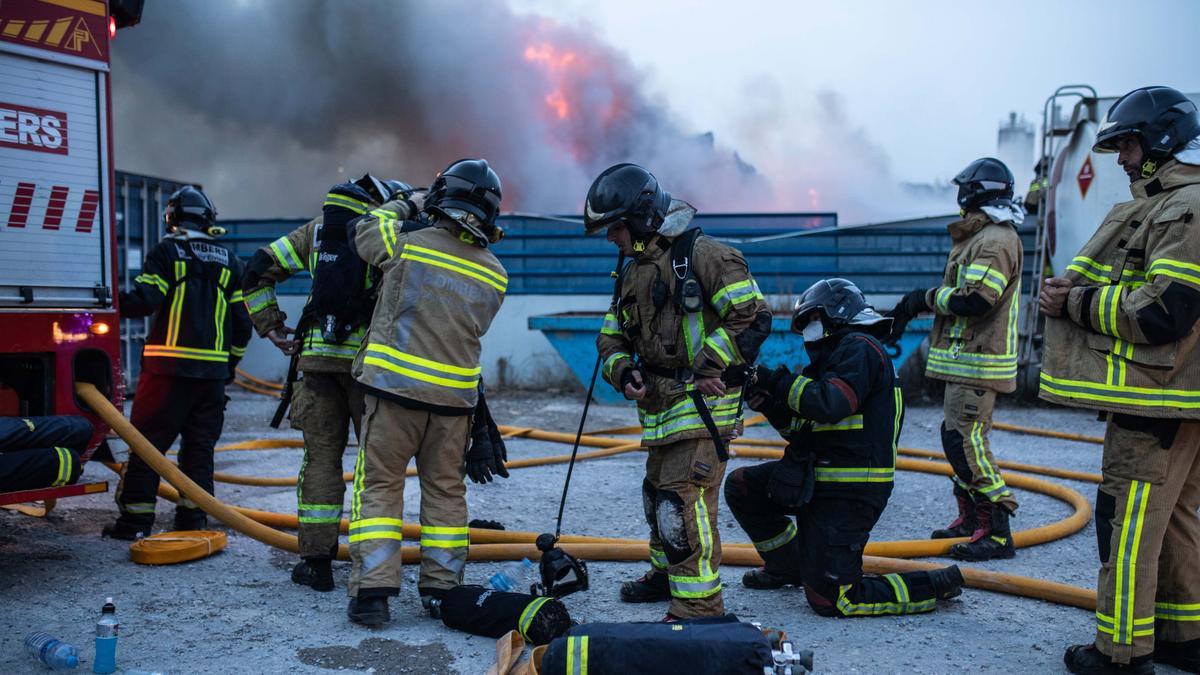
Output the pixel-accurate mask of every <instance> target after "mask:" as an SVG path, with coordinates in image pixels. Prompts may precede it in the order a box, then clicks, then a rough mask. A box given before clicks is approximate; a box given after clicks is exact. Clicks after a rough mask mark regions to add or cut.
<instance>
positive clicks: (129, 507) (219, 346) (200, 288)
mask: <svg viewBox="0 0 1200 675" xmlns="http://www.w3.org/2000/svg"><path fill="white" fill-rule="evenodd" d="M216 218H217V210H216V209H215V208H213V205H212V202H210V201H209V199H208V197H207V196H205V194H204V193H203V192H201V191H200V190H197V189H196V188H194V187H192V186H190V185H189V186H185V187H182V188H180V189H179V190H176V191H175V193H174V194H172V195H171V197H170V198H169V199H167V205H166V208H165V210H164V213H163V222H164V224H165V225H166V228H167V235H166V236H165V237H163V239H162V241H160V242H159V243H158V244H157V245H156V246H155V247H154V248H152V249H150V252H149V253H148V254H147V255H146V262H145V264H144V265H143V266H142V273H141V274H139V275H138V276H137V278H136V279H134V285H133V288H131V289H130V290H129V291H128V292H122V293H121V298H120V303H121V304H120V307H121V317H122V318H137V317H143V316H151V315H152V316H153V318H152V319H151V321H150V333H149V335H147V336H146V344H145V346H144V347H143V348H142V371H141V374H140V375H139V376H138V383H137V393H136V394H135V395H134V398H133V412H132V414H131V415H130V421H131V422H132V423H133V426H135V427H137V429H138V431H140V432H142V434H143V435H144V436H145V437H146V440H148V441H150V443H151V444H153V445H154V447H155V448H157V449H158V451H159V452H162V453H164V454H165V453H166V452H167V450H168V449H169V448H170V447H171V444H172V443H174V442H175V439H176V438H178V437H180V436H182V440H181V441H180V443H179V468H180V470H181V471H183V473H184V474H185V475H186V476H187V477H188V478H191V479H192V480H193V481H195V482H196V484H197V485H199V486H200V488H201V489H203V490H206V491H208V492H209V494H212V491H213V447H214V446H215V445H216V444H217V439H218V438H220V437H221V429H222V428H223V427H224V425H225V403H226V402H227V401H228V397H226V396H225V384H226V383H227V382H232V381H233V373H234V370H235V369H236V368H237V364H238V362H239V361H241V359H242V356H243V355H244V354H245V353H246V343H248V342H249V341H250V334H251V331H252V329H251V325H250V317H249V316H247V315H246V307H245V305H244V304H243V303H242V288H241V285H240V280H241V277H242V263H241V262H240V261H239V260H238V259H237V256H235V255H233V253H231V252H230V251H229V249H227V248H225V247H224V246H222V245H220V244H218V243H217V242H216V237H218V236H220V235H222V234H224V233H225V228H223V227H220V226H219V225H217V222H216ZM158 483H159V477H158V474H157V473H155V472H154V470H153V469H151V468H150V465H149V464H146V462H145V461H143V460H142V458H141V457H138V456H137V455H130V456H129V461H128V462H126V464H125V470H124V471H122V472H121V481H120V483H119V484H118V485H117V494H116V499H117V506H118V507H120V510H121V515H120V516H119V517H118V518H117V520H116V522H114V523H112V524H111V525H108V526H106V527H105V528H104V531H103V534H104V536H106V537H113V538H115V539H128V540H135V539H137V538H139V537H142V536H147V535H149V534H150V529H151V527H152V526H153V525H154V507H155V503H156V499H157V494H158ZM207 525H208V517H207V516H206V515H205V513H204V511H202V510H200V509H199V508H197V507H196V504H195V503H194V502H193V501H192V500H190V499H188V497H187V495H180V498H179V503H178V504H176V505H175V529H176V530H203V529H204V528H205V527H207Z"/></svg>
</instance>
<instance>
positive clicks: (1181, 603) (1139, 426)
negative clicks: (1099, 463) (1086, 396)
mask: <svg viewBox="0 0 1200 675" xmlns="http://www.w3.org/2000/svg"><path fill="white" fill-rule="evenodd" d="M1103 473H1104V480H1103V482H1102V483H1101V484H1100V489H1099V492H1098V493H1097V495H1096V538H1097V540H1098V544H1099V552H1100V563H1101V565H1100V575H1099V581H1098V584H1097V586H1098V587H1097V589H1096V593H1097V597H1096V646H1097V648H1099V650H1100V651H1101V652H1102V653H1104V654H1105V655H1107V656H1108V657H1109V658H1111V659H1112V660H1113V661H1114V662H1116V663H1128V662H1129V661H1130V660H1131V659H1132V658H1134V657H1137V656H1142V655H1144V654H1149V653H1150V652H1152V651H1153V650H1154V643H1155V641H1156V640H1161V641H1164V642H1184V641H1187V640H1194V639H1196V638H1200V517H1198V516H1197V513H1196V510H1197V509H1200V422H1198V421H1191V420H1152V419H1148V418H1141V417H1132V416H1129V415H1110V416H1109V422H1108V427H1107V429H1106V430H1105V434H1104V460H1103Z"/></svg>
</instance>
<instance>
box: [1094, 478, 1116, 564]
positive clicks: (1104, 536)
mask: <svg viewBox="0 0 1200 675" xmlns="http://www.w3.org/2000/svg"><path fill="white" fill-rule="evenodd" d="M1116 515H1117V498H1116V497H1114V496H1112V495H1110V494H1108V493H1107V492H1105V491H1104V490H1100V489H1097V490H1096V548H1097V550H1099V552H1100V563H1101V564H1103V563H1106V562H1108V554H1109V551H1111V550H1112V533H1113V527H1112V519H1113V517H1114V516H1116Z"/></svg>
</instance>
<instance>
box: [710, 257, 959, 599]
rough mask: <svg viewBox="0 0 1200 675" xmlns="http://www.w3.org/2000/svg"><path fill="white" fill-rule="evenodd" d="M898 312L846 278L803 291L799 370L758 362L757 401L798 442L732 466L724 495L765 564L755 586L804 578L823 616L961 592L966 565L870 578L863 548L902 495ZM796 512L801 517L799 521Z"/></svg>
mask: <svg viewBox="0 0 1200 675" xmlns="http://www.w3.org/2000/svg"><path fill="white" fill-rule="evenodd" d="M890 327H891V321H890V320H889V319H886V318H884V317H882V316H880V315H879V314H878V313H876V312H875V310H874V309H873V308H872V307H871V306H870V305H868V304H867V301H866V298H865V297H863V294H862V292H861V291H860V290H859V289H858V287H856V286H855V285H854V284H852V283H850V282H849V281H846V280H845V279H828V280H825V281H819V282H817V283H816V284H814V285H813V286H812V287H811V288H809V289H808V290H807V291H805V292H804V294H803V295H801V296H800V299H799V300H798V301H797V302H796V309H795V312H794V313H793V316H792V331H793V332H795V333H799V334H801V335H803V336H804V347H805V349H806V350H807V352H808V356H809V360H810V363H809V365H808V366H807V367H805V369H804V371H803V372H802V373H801V374H798V375H796V374H792V373H790V372H789V371H788V369H787V368H786V367H784V366H779V367H778V368H776V369H775V370H774V371H771V370H768V369H767V368H765V367H763V366H759V367H758V369H757V372H756V374H755V380H754V382H753V384H752V385H751V387H750V390H749V391H748V393H747V396H748V398H747V400H748V403H749V404H750V407H751V408H753V409H754V410H757V411H759V412H761V413H763V414H765V415H766V416H767V419H768V421H769V422H770V423H771V425H772V426H774V427H775V428H776V429H777V430H779V432H780V433H781V434H782V435H783V436H784V438H786V439H787V440H788V446H787V449H786V450H785V451H784V456H783V459H781V460H778V461H773V462H765V463H763V464H758V465H756V466H751V467H745V468H740V469H738V470H736V471H734V472H733V473H732V474H731V475H730V476H729V480H727V481H726V482H725V501H726V503H727V504H729V509H730V511H732V512H733V515H734V517H735V518H736V519H737V521H738V523H739V524H741V526H742V528H743V529H745V530H746V533H747V534H749V535H750V538H751V540H752V541H753V542H754V547H755V548H756V549H757V550H758V552H759V555H761V556H762V558H763V561H764V562H765V563H766V565H765V566H764V567H762V568H759V569H757V570H753V571H750V572H747V573H746V575H745V576H744V577H743V578H742V583H743V584H744V585H745V586H746V587H747V588H757V589H772V588H781V587H783V586H786V585H793V586H801V585H803V586H804V591H805V596H806V597H807V598H808V603H809V605H811V606H812V608H813V610H814V611H816V612H817V614H820V615H821V616H843V617H845V616H879V615H883V614H917V613H920V612H928V611H931V610H933V609H934V607H935V605H936V603H937V601H938V600H947V599H950V598H953V597H955V596H957V595H959V594H960V593H961V592H962V585H963V577H962V573H961V572H959V569H958V567H957V566H953V565H952V566H950V567H945V568H942V569H938V570H932V571H929V572H905V573H902V574H885V575H883V576H876V575H864V574H863V571H862V564H863V559H862V556H863V548H864V547H865V546H866V544H867V540H868V539H869V538H870V534H871V528H873V527H874V526H875V523H876V522H877V521H878V520H879V516H880V514H881V513H883V509H884V507H886V506H887V502H888V498H889V497H890V496H891V494H892V485H893V475H894V474H895V467H896V443H897V442H898V440H899V437H900V429H901V426H902V425H903V422H904V404H903V401H902V398H901V394H900V388H899V383H898V382H897V379H896V373H895V370H894V368H893V366H892V361H891V359H890V358H889V357H888V356H887V353H886V352H885V351H884V348H883V345H882V344H880V342H879V339H880V338H882V337H885V336H886V335H887V334H888V330H889V328H890ZM790 516H795V517H796V520H795V521H794V522H793V520H792V519H791V517H790Z"/></svg>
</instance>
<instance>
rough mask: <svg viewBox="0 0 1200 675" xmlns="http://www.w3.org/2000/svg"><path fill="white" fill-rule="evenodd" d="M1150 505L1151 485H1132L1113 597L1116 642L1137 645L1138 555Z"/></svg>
mask: <svg viewBox="0 0 1200 675" xmlns="http://www.w3.org/2000/svg"><path fill="white" fill-rule="evenodd" d="M1149 501H1150V484H1149V483H1145V482H1142V481H1138V480H1135V481H1131V482H1130V485H1129V495H1128V496H1127V497H1126V501H1125V517H1124V519H1123V520H1122V522H1121V539H1120V542H1119V544H1118V547H1117V564H1116V568H1117V577H1116V588H1115V589H1114V594H1113V597H1114V599H1113V613H1114V615H1115V617H1114V618H1115V630H1114V632H1113V642H1115V643H1117V644H1132V643H1133V638H1134V635H1133V631H1134V623H1133V607H1134V596H1135V591H1136V590H1137V554H1138V548H1139V546H1140V545H1141V541H1142V524H1143V521H1144V520H1145V517H1146V504H1147V503H1148V502H1149Z"/></svg>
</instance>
